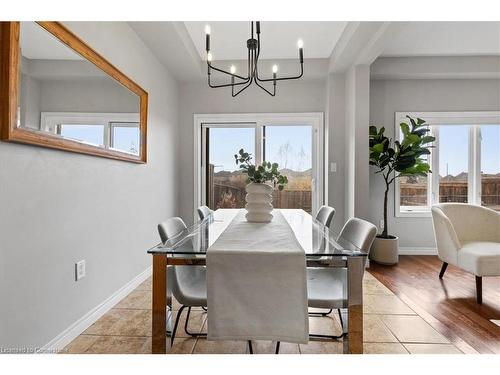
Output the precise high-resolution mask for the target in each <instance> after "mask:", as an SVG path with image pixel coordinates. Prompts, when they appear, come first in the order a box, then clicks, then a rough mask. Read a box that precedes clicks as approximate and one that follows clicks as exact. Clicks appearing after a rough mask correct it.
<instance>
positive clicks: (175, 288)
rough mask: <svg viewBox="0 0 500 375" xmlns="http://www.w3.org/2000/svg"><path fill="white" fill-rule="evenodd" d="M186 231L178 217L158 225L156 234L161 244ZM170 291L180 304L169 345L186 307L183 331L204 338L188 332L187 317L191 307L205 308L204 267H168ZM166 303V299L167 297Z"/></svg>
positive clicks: (205, 285) (205, 284)
mask: <svg viewBox="0 0 500 375" xmlns="http://www.w3.org/2000/svg"><path fill="white" fill-rule="evenodd" d="M184 229H186V224H185V223H184V221H183V220H182V219H181V218H180V217H172V218H170V219H168V220H166V221H164V222H162V223H160V224H158V233H159V234H160V238H161V240H162V242H166V241H168V239H169V238H172V237H174V236H176V235H178V234H180V233H181V232H182V231H183V230H184ZM170 285H171V290H172V294H173V296H174V297H175V299H176V300H177V301H178V302H179V303H180V304H181V308H180V309H179V311H178V312H177V316H176V319H175V324H174V328H173V330H172V338H171V343H172V344H173V342H174V338H175V334H176V332H177V326H178V325H179V319H180V317H181V315H182V312H183V311H184V309H185V308H186V307H187V315H186V322H185V324H184V331H185V332H186V333H187V334H188V335H190V336H205V335H206V334H204V333H194V332H190V331H189V329H188V324H189V316H190V314H191V308H192V307H206V306H207V276H206V267H205V266H189V267H183V266H169V267H168V269H167V288H169V289H170ZM167 301H169V300H168V297H167Z"/></svg>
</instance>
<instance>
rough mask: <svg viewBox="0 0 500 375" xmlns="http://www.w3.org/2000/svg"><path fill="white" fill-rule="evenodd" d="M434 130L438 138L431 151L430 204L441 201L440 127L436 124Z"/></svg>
mask: <svg viewBox="0 0 500 375" xmlns="http://www.w3.org/2000/svg"><path fill="white" fill-rule="evenodd" d="M432 130H433V133H434V137H436V140H435V141H434V146H435V147H434V148H433V149H432V151H431V152H432V154H431V168H432V176H431V178H430V179H429V180H430V181H429V182H430V187H429V190H430V192H431V194H430V195H431V196H430V202H429V206H432V205H433V204H438V203H439V127H437V126H434V127H433V129H432Z"/></svg>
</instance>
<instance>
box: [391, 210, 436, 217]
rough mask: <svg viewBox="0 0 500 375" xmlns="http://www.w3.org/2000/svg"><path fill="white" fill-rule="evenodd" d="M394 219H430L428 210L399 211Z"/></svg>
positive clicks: (430, 215)
mask: <svg viewBox="0 0 500 375" xmlns="http://www.w3.org/2000/svg"><path fill="white" fill-rule="evenodd" d="M396 217H432V214H431V210H430V208H428V209H423V210H422V209H421V210H414V211H412V210H399V211H396Z"/></svg>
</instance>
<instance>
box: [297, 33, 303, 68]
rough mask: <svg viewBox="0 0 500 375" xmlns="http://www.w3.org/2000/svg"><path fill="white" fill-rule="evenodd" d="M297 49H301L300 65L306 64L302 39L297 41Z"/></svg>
mask: <svg viewBox="0 0 500 375" xmlns="http://www.w3.org/2000/svg"><path fill="white" fill-rule="evenodd" d="M297 47H299V60H300V63H301V64H302V63H303V62H304V49H303V48H304V42H303V41H302V39H299V40H298V41H297Z"/></svg>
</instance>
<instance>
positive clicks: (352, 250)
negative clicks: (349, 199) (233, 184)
mask: <svg viewBox="0 0 500 375" xmlns="http://www.w3.org/2000/svg"><path fill="white" fill-rule="evenodd" d="M240 210H241V209H218V210H216V211H213V213H212V214H211V215H209V216H208V217H206V218H205V219H204V220H201V221H197V222H195V223H194V224H193V225H191V226H188V227H187V228H185V229H184V230H183V231H182V232H180V233H179V234H177V235H176V236H174V237H172V238H170V239H169V240H168V241H166V242H162V243H159V244H158V245H156V246H154V247H152V248H151V249H149V250H148V253H149V254H168V255H179V256H181V255H182V256H190V255H191V256H202V255H204V254H206V252H207V250H208V249H209V248H210V246H212V244H213V243H214V242H215V241H216V240H217V239H218V238H219V236H220V235H221V234H222V233H223V232H224V231H225V230H226V228H227V227H228V226H229V224H230V223H231V221H232V220H233V219H234V218H235V216H236V215H237V214H238V213H239V212H240ZM274 211H278V210H277V209H275V210H274ZM279 211H280V212H281V213H282V214H283V216H284V217H285V219H286V221H287V222H288V224H289V225H290V227H291V228H292V231H293V233H294V234H295V237H296V239H297V240H298V242H299V244H300V245H301V247H302V249H303V250H304V252H305V254H306V257H308V258H316V257H349V256H367V255H368V254H367V253H366V252H365V251H362V250H361V249H360V248H358V247H357V246H356V245H355V244H353V243H351V242H349V241H348V240H347V239H345V238H343V237H342V236H340V233H339V232H336V231H335V230H333V229H329V228H328V227H326V226H324V225H323V224H322V223H320V222H319V221H317V220H316V219H314V218H313V217H312V216H311V215H310V214H308V213H307V212H305V211H303V210H300V209H279ZM260 225H266V224H265V223H262V224H260ZM270 241H272V239H270Z"/></svg>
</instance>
